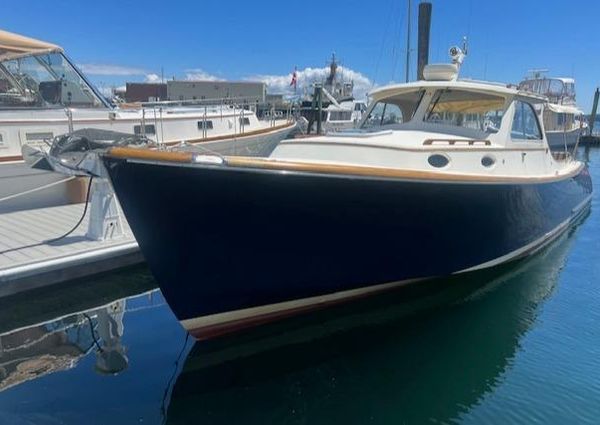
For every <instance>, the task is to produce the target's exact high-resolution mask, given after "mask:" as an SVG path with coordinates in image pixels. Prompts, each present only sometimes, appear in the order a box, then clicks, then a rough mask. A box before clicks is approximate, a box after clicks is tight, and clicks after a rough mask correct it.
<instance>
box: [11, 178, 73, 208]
mask: <svg viewBox="0 0 600 425" xmlns="http://www.w3.org/2000/svg"><path fill="white" fill-rule="evenodd" d="M74 178H75V176H71V177H67V178H66V179H63V180H59V181H57V182H53V183H48V184H46V185H44V186H40V187H36V188H33V189H29V190H26V191H24V192H19V193H15V194H12V195H8V196H5V197H4V198H0V202H4V201H10V200H11V199H15V198H18V197H19V196H24V195H29V194H30V193H35V192H38V191H40V190H44V189H48V188H49V187H52V186H56V185H57V184H61V183H65V182H68V181H69V180H73V179H74Z"/></svg>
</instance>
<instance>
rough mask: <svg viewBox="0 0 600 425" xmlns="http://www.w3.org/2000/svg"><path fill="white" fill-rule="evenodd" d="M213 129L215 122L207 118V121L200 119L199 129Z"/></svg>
mask: <svg viewBox="0 0 600 425" xmlns="http://www.w3.org/2000/svg"><path fill="white" fill-rule="evenodd" d="M212 129H213V122H212V121H209V120H206V121H198V130H212Z"/></svg>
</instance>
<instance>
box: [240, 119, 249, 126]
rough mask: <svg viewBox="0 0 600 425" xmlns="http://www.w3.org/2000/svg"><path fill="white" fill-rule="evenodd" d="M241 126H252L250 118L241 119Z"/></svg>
mask: <svg viewBox="0 0 600 425" xmlns="http://www.w3.org/2000/svg"><path fill="white" fill-rule="evenodd" d="M240 125H242V126H244V125H250V118H246V117H244V118H240Z"/></svg>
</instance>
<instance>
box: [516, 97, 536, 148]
mask: <svg viewBox="0 0 600 425" xmlns="http://www.w3.org/2000/svg"><path fill="white" fill-rule="evenodd" d="M510 137H511V138H513V139H517V140H541V139H542V131H541V130H540V124H539V123H538V119H537V115H536V113H535V111H534V109H533V106H531V105H530V104H529V103H526V102H522V101H520V100H517V101H516V102H515V116H514V118H513V124H512V128H511V131H510Z"/></svg>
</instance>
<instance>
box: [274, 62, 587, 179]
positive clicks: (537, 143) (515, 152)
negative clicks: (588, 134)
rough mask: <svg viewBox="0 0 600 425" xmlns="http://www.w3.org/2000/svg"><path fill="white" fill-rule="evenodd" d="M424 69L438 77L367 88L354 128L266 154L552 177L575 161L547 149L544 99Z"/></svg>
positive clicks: (285, 144) (436, 170)
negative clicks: (368, 101)
mask: <svg viewBox="0 0 600 425" xmlns="http://www.w3.org/2000/svg"><path fill="white" fill-rule="evenodd" d="M429 74H430V75H434V77H433V78H438V80H436V81H417V82H412V83H406V84H398V85H391V86H387V87H382V88H380V89H378V90H375V91H374V92H372V93H371V96H372V99H373V101H372V103H371V105H370V106H369V108H368V110H367V111H366V114H365V116H364V118H363V119H362V121H361V122H360V123H359V124H358V127H357V129H355V130H351V131H346V132H341V133H336V134H330V135H327V136H321V137H313V138H304V139H300V140H286V141H283V142H282V143H281V144H280V145H279V146H278V147H277V148H276V149H275V151H274V152H273V154H272V155H271V158H272V159H274V160H289V161H302V162H327V163H338V164H348V165H359V166H370V167H386V168H397V169H407V170H420V171H429V172H434V173H452V174H470V175H478V176H479V175H492V176H527V177H530V176H549V175H552V176H556V175H558V174H560V173H568V172H569V170H570V168H572V167H571V165H572V166H576V164H577V163H576V161H570V160H569V159H568V157H566V158H565V157H564V155H563V158H562V159H556V158H555V157H554V156H553V155H552V153H551V152H550V150H549V148H548V143H547V140H546V137H545V132H544V123H543V120H541V119H540V113H541V111H543V109H544V104H545V102H546V101H547V99H546V98H545V97H543V96H540V95H536V94H532V93H529V92H525V91H521V90H519V89H517V88H516V87H514V86H508V85H503V84H495V83H487V82H479V81H470V80H469V81H464V80H458V81H456V80H454V78H452V77H450V78H446V76H444V75H443V73H442V75H441V77H440V74H439V73H438V74H436V73H435V72H430V73H429ZM426 75H427V73H426ZM430 78H431V77H430ZM441 79H443V80H441ZM557 157H558V156H557ZM568 164H571V165H568Z"/></svg>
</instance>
